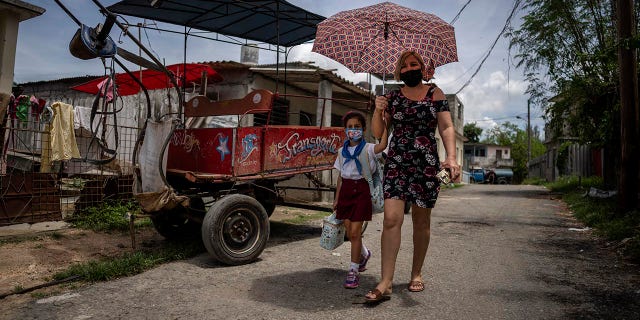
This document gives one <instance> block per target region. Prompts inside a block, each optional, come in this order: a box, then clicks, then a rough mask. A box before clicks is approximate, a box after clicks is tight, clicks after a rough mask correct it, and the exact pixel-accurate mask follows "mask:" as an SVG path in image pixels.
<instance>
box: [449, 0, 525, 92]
mask: <svg viewBox="0 0 640 320" xmlns="http://www.w3.org/2000/svg"><path fill="white" fill-rule="evenodd" d="M520 2H521V0H516V1H515V2H514V4H513V8H512V9H511V13H510V14H509V17H507V21H506V22H505V24H504V27H502V30H501V31H500V33H499V34H498V36H497V37H496V40H495V41H493V44H491V47H490V48H489V52H487V54H486V55H485V56H484V58H483V59H482V61H481V62H480V65H479V66H478V68H477V69H476V71H474V72H473V74H472V75H471V77H470V78H469V80H467V82H465V83H464V84H463V85H462V87H461V88H460V89H458V91H456V93H455V94H458V93H460V91H462V90H463V89H464V88H466V87H467V86H468V85H469V83H471V80H473V78H474V77H475V76H476V75H477V74H478V72H479V71H480V69H481V68H482V65H483V64H484V62H485V61H487V58H489V56H490V55H491V52H492V51H493V48H494V47H495V46H496V44H497V43H498V40H500V37H502V35H503V34H504V32H505V31H506V30H507V27H508V26H509V25H510V24H511V19H512V18H513V15H514V14H515V12H516V10H517V9H518V7H519V6H520Z"/></svg>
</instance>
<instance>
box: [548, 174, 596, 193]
mask: <svg viewBox="0 0 640 320" xmlns="http://www.w3.org/2000/svg"><path fill="white" fill-rule="evenodd" d="M602 185H603V183H602V178H600V177H576V176H566V177H560V178H558V180H556V181H555V182H550V183H546V184H545V186H546V187H547V188H549V189H550V190H551V191H553V192H562V193H567V192H573V191H575V190H581V189H582V190H583V192H586V191H588V190H589V188H591V187H595V188H599V189H602V188H603V187H602Z"/></svg>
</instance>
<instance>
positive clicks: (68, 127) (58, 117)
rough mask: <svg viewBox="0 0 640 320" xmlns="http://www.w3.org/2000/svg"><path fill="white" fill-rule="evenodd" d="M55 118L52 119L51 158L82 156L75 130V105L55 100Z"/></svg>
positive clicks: (63, 158) (67, 158) (54, 159)
mask: <svg viewBox="0 0 640 320" xmlns="http://www.w3.org/2000/svg"><path fill="white" fill-rule="evenodd" d="M51 109H53V120H52V121H51V138H50V146H51V160H52V161H56V160H70V159H71V158H80V151H79V150H78V144H77V143H76V136H75V132H74V130H73V123H74V122H73V117H74V115H73V106H71V105H70V104H66V103H62V102H54V103H53V104H52V105H51Z"/></svg>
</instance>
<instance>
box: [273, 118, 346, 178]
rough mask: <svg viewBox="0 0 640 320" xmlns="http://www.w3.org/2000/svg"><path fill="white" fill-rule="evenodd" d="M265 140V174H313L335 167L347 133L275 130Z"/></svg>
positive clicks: (333, 129) (289, 128)
mask: <svg viewBox="0 0 640 320" xmlns="http://www.w3.org/2000/svg"><path fill="white" fill-rule="evenodd" d="M264 137H265V139H264V145H265V157H264V167H263V169H264V170H263V171H265V172H267V173H268V172H273V171H285V172H286V171H297V172H311V171H317V170H318V169H319V168H324V169H326V168H327V166H328V165H333V163H334V162H335V160H336V157H337V155H338V149H339V148H340V147H341V146H342V143H343V139H344V129H343V128H338V127H327V128H317V127H296V126H273V127H268V128H267V129H266V132H265V136H264Z"/></svg>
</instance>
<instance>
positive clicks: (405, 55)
mask: <svg viewBox="0 0 640 320" xmlns="http://www.w3.org/2000/svg"><path fill="white" fill-rule="evenodd" d="M410 56H414V57H416V59H418V63H420V70H422V71H423V72H424V69H425V68H426V65H425V64H424V60H423V59H422V57H421V56H420V54H418V53H417V52H415V51H405V52H403V53H402V54H401V55H400V58H398V61H396V70H395V71H394V72H393V78H394V79H396V81H400V69H402V66H403V65H404V62H405V61H406V60H407V58H409V57H410Z"/></svg>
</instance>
